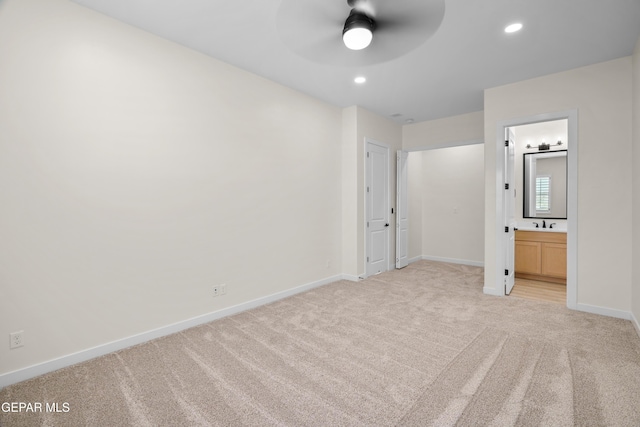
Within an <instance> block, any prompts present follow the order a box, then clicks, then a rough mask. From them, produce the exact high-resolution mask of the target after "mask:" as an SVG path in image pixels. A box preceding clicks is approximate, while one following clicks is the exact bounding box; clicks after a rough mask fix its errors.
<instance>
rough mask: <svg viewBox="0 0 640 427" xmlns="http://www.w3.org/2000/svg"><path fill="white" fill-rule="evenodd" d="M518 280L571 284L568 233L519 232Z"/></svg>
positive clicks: (517, 241)
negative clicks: (568, 264)
mask: <svg viewBox="0 0 640 427" xmlns="http://www.w3.org/2000/svg"><path fill="white" fill-rule="evenodd" d="M515 245H516V247H515V261H516V265H515V267H516V277H518V278H522V279H533V280H541V281H545V282H555V283H563V284H566V283H567V233H556V232H549V231H524V230H516V243H515Z"/></svg>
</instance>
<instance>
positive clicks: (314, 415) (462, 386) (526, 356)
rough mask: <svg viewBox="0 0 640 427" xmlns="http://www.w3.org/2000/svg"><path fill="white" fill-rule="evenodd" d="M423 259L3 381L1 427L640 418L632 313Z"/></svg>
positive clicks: (558, 422) (638, 352) (610, 421)
mask: <svg viewBox="0 0 640 427" xmlns="http://www.w3.org/2000/svg"><path fill="white" fill-rule="evenodd" d="M482 282H483V271H482V269H481V268H477V267H468V266H462V265H454V264H445V263H436V262H429V261H421V262H417V263H414V264H411V265H410V266H408V267H406V268H405V269H403V270H398V271H392V272H388V273H383V274H381V275H378V276H374V277H371V278H369V279H367V280H364V281H362V282H359V283H352V282H346V281H343V282H337V283H333V284H330V285H326V286H323V287H320V288H317V289H314V290H312V291H309V292H306V293H303V294H299V295H296V296H293V297H291V298H288V299H285V300H282V301H279V302H276V303H273V304H270V305H267V306H263V307H260V308H257V309H254V310H251V311H248V312H244V313H241V314H238V315H235V316H232V317H228V318H225V319H222V320H219V321H216V322H213V323H210V324H206V325H202V326H199V327H196V328H192V329H189V330H187V331H184V332H182V333H178V334H175V335H172V336H169V337H165V338H161V339H157V340H155V341H152V342H149V343H146V344H143V345H139V346H136V347H133V348H130V349H126V350H122V351H119V352H117V353H114V354H110V355H107V356H104V357H101V358H98V359H95V360H92V361H89V362H86V363H83V364H80V365H77V366H74V367H71V368H67V369H63V370H60V371H58V372H54V373H51V374H48V375H45V376H42V377H39V378H35V379H33V380H30V381H26V382H24V383H20V384H16V385H14V386H10V387H7V388H5V389H4V390H2V391H0V402H60V403H62V402H67V403H68V404H69V412H66V413H46V412H42V413H36V414H33V413H32V414H24V413H23V414H8V413H1V412H0V424H1V425H2V426H7V427H8V426H22V425H26V426H34V425H61V426H76V425H77V426H84V425H88V426H124V425H135V426H158V425H165V426H185V425H194V426H197V425H202V426H206V425H220V426H240V425H246V426H334V425H340V426H429V425H434V426H448V425H458V426H512V425H517V426H574V425H576V426H640V339H639V338H638V336H637V334H636V332H635V330H634V329H633V326H632V324H631V323H630V322H629V321H625V320H620V319H613V318H607V317H602V316H597V315H591V314H586V313H579V312H573V311H570V310H568V309H566V308H564V307H562V306H559V305H557V304H552V303H545V302H535V301H528V300H523V299H517V298H497V297H491V296H486V295H483V294H482Z"/></svg>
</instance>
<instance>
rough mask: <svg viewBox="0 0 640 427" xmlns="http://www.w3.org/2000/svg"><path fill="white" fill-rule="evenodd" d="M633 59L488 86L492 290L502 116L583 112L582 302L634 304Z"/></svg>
mask: <svg viewBox="0 0 640 427" xmlns="http://www.w3.org/2000/svg"><path fill="white" fill-rule="evenodd" d="M631 70H632V68H631V58H630V57H626V58H621V59H618V60H614V61H609V62H604V63H600V64H595V65H591V66H587V67H582V68H578V69H574V70H571V71H567V72H563V73H557V74H553V75H549V76H545V77H540V78H536V79H532V80H527V81H523V82H519V83H514V84H511V85H506V86H501V87H497V88H493V89H488V90H486V91H485V110H484V123H485V126H484V133H485V174H486V175H485V188H486V198H485V230H486V234H485V287H487V288H488V289H489V290H491V289H493V290H497V288H498V285H497V280H498V279H499V276H497V271H496V179H497V178H499V177H497V176H496V172H495V171H496V138H497V135H496V131H497V124H498V122H499V121H503V120H510V119H516V118H524V117H531V116H535V115H539V114H544V113H552V112H557V111H568V110H572V109H577V110H578V162H579V163H578V225H577V229H578V234H577V235H578V251H577V252H578V254H577V255H578V265H577V270H578V271H577V273H578V275H577V282H578V288H577V302H578V304H579V305H581V306H582V308H584V307H589V306H591V307H600V308H604V309H607V310H611V311H612V312H615V313H620V314H622V313H625V312H626V313H628V312H629V310H630V309H631V306H630V297H631V265H632V264H631V234H630V233H629V230H630V229H631V175H632V173H631V172H632V162H631V91H630V88H631V84H632V79H631V75H632V73H631Z"/></svg>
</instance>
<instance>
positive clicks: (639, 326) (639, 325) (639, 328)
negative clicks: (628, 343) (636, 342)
mask: <svg viewBox="0 0 640 427" xmlns="http://www.w3.org/2000/svg"><path fill="white" fill-rule="evenodd" d="M631 323H633V326H634V327H635V328H636V332H637V333H638V338H640V322H638V319H637V318H636V316H634V315H633V312H631Z"/></svg>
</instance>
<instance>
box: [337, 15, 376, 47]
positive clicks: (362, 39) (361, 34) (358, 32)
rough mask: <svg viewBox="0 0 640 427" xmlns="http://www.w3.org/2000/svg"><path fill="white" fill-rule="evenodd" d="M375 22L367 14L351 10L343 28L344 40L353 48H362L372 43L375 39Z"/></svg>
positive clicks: (346, 44)
mask: <svg viewBox="0 0 640 427" xmlns="http://www.w3.org/2000/svg"><path fill="white" fill-rule="evenodd" d="M374 28H375V22H374V21H373V19H371V18H369V17H368V16H367V15H366V14H364V13H362V12H358V11H356V10H355V9H352V10H351V13H350V14H349V17H348V18H347V20H346V21H345V23H344V29H343V30H342V41H344V45H345V46H346V47H348V48H349V49H351V50H361V49H364V48H366V47H367V46H369V45H370V44H371V40H373V30H374Z"/></svg>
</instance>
